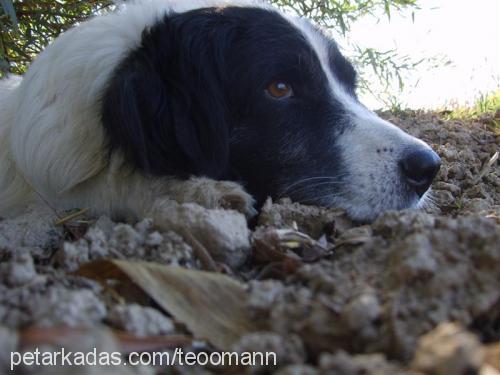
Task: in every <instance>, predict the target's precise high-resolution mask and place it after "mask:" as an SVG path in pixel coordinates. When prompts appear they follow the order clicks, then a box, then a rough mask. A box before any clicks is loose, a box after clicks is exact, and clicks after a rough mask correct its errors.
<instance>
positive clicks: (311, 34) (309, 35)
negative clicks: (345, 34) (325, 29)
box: [287, 16, 370, 115]
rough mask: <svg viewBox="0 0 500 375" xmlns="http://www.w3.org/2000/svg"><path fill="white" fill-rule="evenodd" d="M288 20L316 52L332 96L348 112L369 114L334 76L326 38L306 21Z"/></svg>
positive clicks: (298, 19) (293, 18)
mask: <svg viewBox="0 0 500 375" xmlns="http://www.w3.org/2000/svg"><path fill="white" fill-rule="evenodd" d="M287 19H288V20H289V21H290V22H291V23H292V24H293V25H294V26H295V27H296V28H298V29H299V30H300V31H301V33H302V35H303V36H304V37H305V38H306V40H307V41H308V42H309V44H310V45H311V47H312V48H313V50H314V51H315V52H316V55H317V57H318V60H319V62H320V64H321V67H322V69H323V71H324V73H325V75H326V77H327V79H328V82H329V84H330V89H331V92H332V94H333V95H334V96H335V98H336V99H337V100H339V101H340V102H341V103H342V104H343V105H344V106H345V108H346V110H347V111H348V112H351V113H356V114H358V115H359V113H360V112H365V111H366V112H368V113H370V111H368V110H366V109H365V107H363V106H362V105H360V104H359V103H358V102H357V101H356V100H355V99H354V98H353V97H352V96H351V95H349V94H348V93H347V91H346V90H345V88H344V86H343V85H342V84H341V83H340V82H339V80H338V79H337V77H335V76H334V74H333V72H332V69H331V68H330V46H329V44H328V41H327V39H326V37H325V36H324V35H322V34H320V33H319V32H318V31H317V30H315V29H314V27H313V26H312V25H311V24H310V23H309V22H308V21H306V20H304V19H301V18H298V17H291V16H288V17H287Z"/></svg>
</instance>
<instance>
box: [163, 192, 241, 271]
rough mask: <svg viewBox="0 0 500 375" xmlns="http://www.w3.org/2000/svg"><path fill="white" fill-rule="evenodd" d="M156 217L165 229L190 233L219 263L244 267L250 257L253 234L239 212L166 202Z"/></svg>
mask: <svg viewBox="0 0 500 375" xmlns="http://www.w3.org/2000/svg"><path fill="white" fill-rule="evenodd" d="M153 215H154V217H155V224H156V225H158V226H159V227H160V228H161V229H163V230H167V231H168V230H172V231H174V232H177V233H179V234H180V235H183V234H185V233H189V234H190V235H192V236H193V237H194V238H195V239H197V240H198V241H199V242H200V243H201V244H203V245H204V246H205V247H206V249H207V250H208V251H209V252H210V253H211V255H212V256H213V257H214V259H215V260H217V261H220V262H223V263H226V264H228V265H229V266H230V267H239V266H241V265H242V264H243V263H244V262H245V260H246V259H247V257H248V256H249V254H250V231H249V230H248V227H247V221H246V219H245V216H243V215H242V214H241V213H239V212H236V211H233V210H222V209H207V208H204V207H201V206H199V205H197V204H194V203H183V204H179V203H177V202H174V201H171V200H165V201H161V202H159V203H158V204H157V206H156V207H155V208H154V212H153Z"/></svg>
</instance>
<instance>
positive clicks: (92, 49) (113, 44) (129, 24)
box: [0, 0, 265, 216]
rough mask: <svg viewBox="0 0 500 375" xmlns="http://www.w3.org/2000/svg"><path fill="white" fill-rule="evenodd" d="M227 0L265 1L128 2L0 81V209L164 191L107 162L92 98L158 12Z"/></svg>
mask: <svg viewBox="0 0 500 375" xmlns="http://www.w3.org/2000/svg"><path fill="white" fill-rule="evenodd" d="M227 5H232V6H249V5H252V6H262V7H265V5H264V4H261V2H259V1H251V0H232V1H225V0H191V1H186V0H140V1H135V2H130V3H127V4H123V5H122V6H120V8H119V9H118V10H117V11H116V12H113V13H110V14H107V15H104V16H99V17H96V18H94V19H91V20H89V21H87V22H85V23H83V24H81V25H79V26H77V27H75V28H73V29H70V30H68V31H67V32H65V33H64V34H62V35H61V36H59V37H58V38H57V39H56V40H55V41H54V42H53V43H52V44H51V45H49V46H48V47H47V48H46V49H45V50H44V51H43V52H42V53H41V54H40V55H39V56H38V57H37V59H36V60H35V61H34V62H33V64H32V66H31V67H30V69H29V70H28V72H27V73H26V75H25V76H24V78H23V79H22V81H20V79H18V78H13V79H12V80H9V81H2V83H1V85H0V113H1V115H0V215H2V216H8V215H14V214H16V213H18V212H19V211H20V210H22V209H23V208H24V207H26V206H27V205H29V204H31V203H32V202H33V201H35V200H38V199H40V198H42V199H43V200H44V201H47V202H48V203H49V204H51V205H53V206H55V207H57V208H62V209H64V208H73V207H90V208H91V209H93V211H95V212H99V213H108V214H112V215H117V214H118V215H120V214H130V213H132V214H134V215H137V216H140V215H144V214H146V213H147V211H148V210H149V209H150V208H151V204H152V202H153V201H154V200H155V198H156V197H157V196H160V195H162V194H165V191H168V190H170V188H169V181H170V180H169V179H155V180H148V179H147V178H146V177H143V176H141V175H138V174H135V173H132V172H131V171H130V170H129V169H128V168H127V167H126V166H125V165H124V163H123V160H122V159H121V157H120V156H119V155H114V156H113V157H112V159H111V161H110V162H109V163H108V160H107V158H106V152H105V151H104V150H105V147H104V145H105V139H104V131H103V127H102V125H101V123H100V115H99V99H100V98H101V96H102V94H103V91H104V88H105V85H106V83H107V82H108V80H109V78H110V75H111V73H112V71H113V69H115V68H116V66H117V65H118V64H119V63H120V62H121V61H122V59H123V58H124V57H125V56H126V55H127V53H128V52H129V51H131V50H133V49H134V48H135V47H137V46H138V45H139V43H140V39H141V34H142V31H143V30H144V29H146V28H148V27H150V26H151V25H153V24H154V23H155V21H156V20H157V19H158V18H159V17H161V16H163V15H165V14H168V13H170V12H173V11H175V12H185V11H188V10H192V9H198V8H203V7H209V6H217V7H221V6H227ZM14 81H15V82H14ZM187 195H189V194H187ZM176 198H180V199H178V200H180V201H182V200H183V197H176ZM186 199H188V198H186ZM201 200H203V199H201Z"/></svg>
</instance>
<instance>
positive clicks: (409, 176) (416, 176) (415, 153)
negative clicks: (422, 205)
mask: <svg viewBox="0 0 500 375" xmlns="http://www.w3.org/2000/svg"><path fill="white" fill-rule="evenodd" d="M399 164H400V167H401V170H402V172H403V175H404V178H405V179H406V182H407V183H408V184H409V185H410V186H411V187H413V188H414V189H415V191H416V193H417V194H418V195H419V196H420V197H421V196H422V195H424V193H425V192H426V191H427V189H429V186H431V183H432V181H433V180H434V177H436V174H437V173H438V171H439V167H440V166H441V159H440V158H439V156H438V155H437V154H436V153H435V152H434V151H432V150H431V149H425V148H420V149H418V150H411V151H409V152H408V153H407V154H406V155H405V156H404V157H403V158H402V159H401V160H400V162H399Z"/></svg>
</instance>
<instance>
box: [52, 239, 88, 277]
mask: <svg viewBox="0 0 500 375" xmlns="http://www.w3.org/2000/svg"><path fill="white" fill-rule="evenodd" d="M56 260H57V263H58V264H59V265H60V266H61V267H62V268H63V269H64V270H66V271H68V272H73V271H76V270H77V269H78V267H80V265H82V264H84V263H87V262H88V261H89V246H88V244H87V242H86V241H85V240H83V239H82V240H79V241H77V242H75V243H70V242H65V243H64V244H63V247H62V249H60V250H59V251H58V252H57V253H56Z"/></svg>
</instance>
